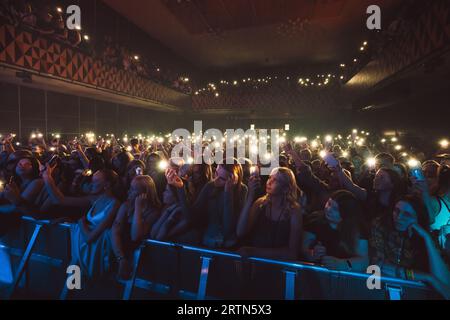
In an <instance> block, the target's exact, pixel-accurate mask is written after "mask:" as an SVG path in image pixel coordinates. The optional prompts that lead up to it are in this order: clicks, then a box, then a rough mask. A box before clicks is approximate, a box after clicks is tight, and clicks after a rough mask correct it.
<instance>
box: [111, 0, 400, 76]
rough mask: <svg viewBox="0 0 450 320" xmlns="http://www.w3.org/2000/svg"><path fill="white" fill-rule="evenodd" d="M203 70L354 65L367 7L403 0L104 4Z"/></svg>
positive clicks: (388, 7)
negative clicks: (351, 60)
mask: <svg viewBox="0 0 450 320" xmlns="http://www.w3.org/2000/svg"><path fill="white" fill-rule="evenodd" d="M103 1H104V2H105V3H106V4H108V5H109V6H110V7H112V8H113V9H115V10H116V11H118V12H119V13H121V14H122V15H123V16H125V17H126V18H127V19H129V20H130V21H132V22H133V23H134V24H136V25H137V26H138V27H140V28H141V29H143V30H144V31H146V32H147V33H148V34H149V35H151V36H152V37H153V38H156V39H157V40H159V41H161V42H162V43H163V44H165V45H166V46H167V47H169V48H170V49H172V50H173V51H175V52H176V53H177V54H178V55H181V56H183V57H184V58H185V59H187V60H188V61H190V62H191V63H193V64H194V65H196V66H198V67H201V68H204V69H214V68H216V69H235V68H246V67H248V68H261V67H278V66H286V65H294V64H295V65H311V64H313V65H315V64H330V63H339V62H340V61H342V60H348V59H349V57H351V56H352V55H353V54H354V53H355V51H357V50H358V48H359V45H360V43H361V42H362V41H364V40H366V36H367V29H366V18H367V14H366V9H367V7H368V6H369V5H371V4H377V5H379V6H380V7H381V10H382V17H383V18H384V17H388V16H389V15H390V14H391V13H392V12H393V11H395V9H396V8H397V7H398V5H399V4H400V2H401V1H400V0H378V1H374V0H127V1H124V0H103Z"/></svg>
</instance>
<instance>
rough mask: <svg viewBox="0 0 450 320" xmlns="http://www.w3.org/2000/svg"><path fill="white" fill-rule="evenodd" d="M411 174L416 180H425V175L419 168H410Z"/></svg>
mask: <svg viewBox="0 0 450 320" xmlns="http://www.w3.org/2000/svg"><path fill="white" fill-rule="evenodd" d="M411 175H412V176H413V177H414V178H416V180H417V181H425V180H426V179H425V175H424V174H423V171H422V169H421V168H413V169H411Z"/></svg>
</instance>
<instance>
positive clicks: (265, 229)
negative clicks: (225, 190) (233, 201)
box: [236, 167, 302, 260]
mask: <svg viewBox="0 0 450 320" xmlns="http://www.w3.org/2000/svg"><path fill="white" fill-rule="evenodd" d="M258 186H259V177H258V176H257V175H252V176H251V177H250V179H249V193H248V196H247V200H246V202H245V205H244V208H243V209H242V212H241V214H240V217H239V221H238V224H237V231H236V234H237V236H238V238H239V239H241V240H242V243H243V245H244V247H241V248H240V249H239V252H240V253H241V254H242V255H244V256H264V257H267V258H273V259H289V260H296V259H298V257H299V253H300V241H301V236H302V215H301V210H300V205H299V203H298V199H299V190H298V187H297V183H296V181H295V176H294V173H293V172H292V170H290V169H288V168H283V167H280V168H275V169H273V170H272V173H271V174H270V177H269V180H268V181H267V184H266V194H265V195H264V196H263V197H261V198H259V199H257V200H256V201H255V196H256V191H257V189H258Z"/></svg>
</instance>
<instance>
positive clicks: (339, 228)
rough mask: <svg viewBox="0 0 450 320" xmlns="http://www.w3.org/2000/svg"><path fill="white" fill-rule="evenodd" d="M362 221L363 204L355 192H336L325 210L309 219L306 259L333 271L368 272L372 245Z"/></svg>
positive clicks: (305, 247)
mask: <svg viewBox="0 0 450 320" xmlns="http://www.w3.org/2000/svg"><path fill="white" fill-rule="evenodd" d="M361 218H362V208H361V205H360V203H359V201H358V199H356V197H355V196H354V195H353V194H352V193H351V192H349V191H346V190H339V191H336V192H334V193H333V194H332V195H331V196H330V198H329V199H328V201H327V203H326V205H325V208H324V210H323V211H320V212H315V213H312V214H310V215H307V216H306V217H305V235H304V238H303V253H304V256H305V258H306V259H307V260H308V261H312V262H317V263H321V264H323V265H325V266H326V267H328V268H330V269H337V270H353V271H363V270H365V268H366V267H367V265H368V261H369V258H368V243H367V236H365V235H364V232H363V230H362V225H361Z"/></svg>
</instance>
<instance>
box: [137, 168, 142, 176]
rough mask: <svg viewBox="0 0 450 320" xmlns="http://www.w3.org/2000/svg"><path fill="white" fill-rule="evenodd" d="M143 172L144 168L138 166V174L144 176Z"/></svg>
mask: <svg viewBox="0 0 450 320" xmlns="http://www.w3.org/2000/svg"><path fill="white" fill-rule="evenodd" d="M142 174H143V170H142V168H141V167H137V168H136V175H137V176H142Z"/></svg>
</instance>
